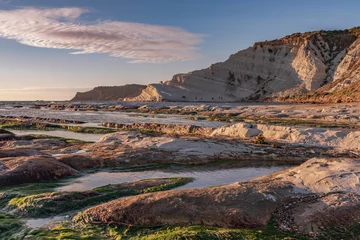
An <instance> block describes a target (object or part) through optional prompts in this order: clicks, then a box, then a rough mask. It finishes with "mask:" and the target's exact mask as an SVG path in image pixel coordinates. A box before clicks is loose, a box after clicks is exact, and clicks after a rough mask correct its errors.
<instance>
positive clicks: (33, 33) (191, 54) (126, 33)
mask: <svg viewBox="0 0 360 240" xmlns="http://www.w3.org/2000/svg"><path fill="white" fill-rule="evenodd" d="M87 12H88V11H87V10H86V9H81V8H52V9H38V8H24V9H17V10H8V11H0V37H2V38H7V39H14V40H16V41H18V42H19V43H22V44H25V45H29V46H34V47H42V48H56V49H68V50H73V52H72V54H88V53H106V54H109V55H110V56H113V57H121V58H125V59H128V60H129V62H132V63H143V62H150V63H161V62H171V61H182V60H189V59H194V58H196V57H198V54H197V53H196V45H197V44H199V43H201V42H202V39H203V37H204V35H201V34H194V33H190V32H187V31H185V30H183V29H180V28H174V27H164V26H155V25H149V24H140V23H130V22H117V21H98V22H95V23H91V24H83V23H79V22H78V21H77V20H78V19H79V17H80V16H81V15H82V14H84V13H87Z"/></svg>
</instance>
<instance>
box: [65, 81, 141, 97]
mask: <svg viewBox="0 0 360 240" xmlns="http://www.w3.org/2000/svg"><path fill="white" fill-rule="evenodd" d="M145 88H146V86H144V85H139V84H129V85H124V86H112V87H96V88H94V89H93V90H90V91H88V92H78V93H76V96H75V97H74V98H73V99H71V101H116V100H122V99H124V98H129V97H136V96H138V95H139V94H140V93H141V91H142V90H143V89H145Z"/></svg>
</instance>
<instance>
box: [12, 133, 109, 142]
mask: <svg viewBox="0 0 360 240" xmlns="http://www.w3.org/2000/svg"><path fill="white" fill-rule="evenodd" d="M9 131H10V132H12V133H14V134H16V135H30V134H36V135H47V136H52V137H61V138H70V139H76V140H81V141H85V142H97V141H99V139H100V138H101V137H102V136H103V134H91V133H76V132H71V131H66V130H55V131H42V130H9Z"/></svg>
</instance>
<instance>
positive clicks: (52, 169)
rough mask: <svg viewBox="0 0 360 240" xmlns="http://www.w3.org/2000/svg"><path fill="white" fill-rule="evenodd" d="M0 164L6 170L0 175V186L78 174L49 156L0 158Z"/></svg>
mask: <svg viewBox="0 0 360 240" xmlns="http://www.w3.org/2000/svg"><path fill="white" fill-rule="evenodd" d="M0 162H1V164H2V165H3V166H4V167H5V168H6V170H3V171H2V172H1V174H0V186H11V185H17V184H23V183H32V182H39V181H46V180H54V179H58V178H62V177H65V176H74V175H77V174H78V172H77V171H76V170H74V169H72V168H71V167H69V166H67V165H65V164H63V163H60V162H58V161H57V160H56V159H55V158H52V157H49V156H31V157H15V158H1V159H0Z"/></svg>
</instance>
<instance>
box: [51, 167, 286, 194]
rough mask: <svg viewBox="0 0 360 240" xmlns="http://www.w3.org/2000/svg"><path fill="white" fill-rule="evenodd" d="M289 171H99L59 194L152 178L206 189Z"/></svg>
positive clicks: (237, 169) (80, 179)
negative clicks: (183, 181) (178, 180)
mask: <svg viewBox="0 0 360 240" xmlns="http://www.w3.org/2000/svg"><path fill="white" fill-rule="evenodd" d="M285 168H288V167H287V166H272V167H241V168H230V169H218V170H209V169H205V168H202V169H201V168H198V169H157V170H148V171H136V172H97V173H93V174H87V175H85V176H83V177H80V178H76V179H74V180H71V181H70V182H69V184H67V185H65V186H61V187H59V188H58V189H57V190H58V191H86V190H90V189H93V188H96V187H101V186H104V185H108V184H119V183H124V182H135V181H139V180H143V179H149V178H168V177H191V178H194V179H195V180H194V181H193V182H191V183H188V184H186V185H184V186H182V187H179V188H178V189H186V188H203V187H210V186H219V185H225V184H230V183H234V182H238V181H246V180H250V179H253V178H257V177H260V176H264V175H267V174H270V173H273V172H276V171H280V170H283V169H285Z"/></svg>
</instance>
